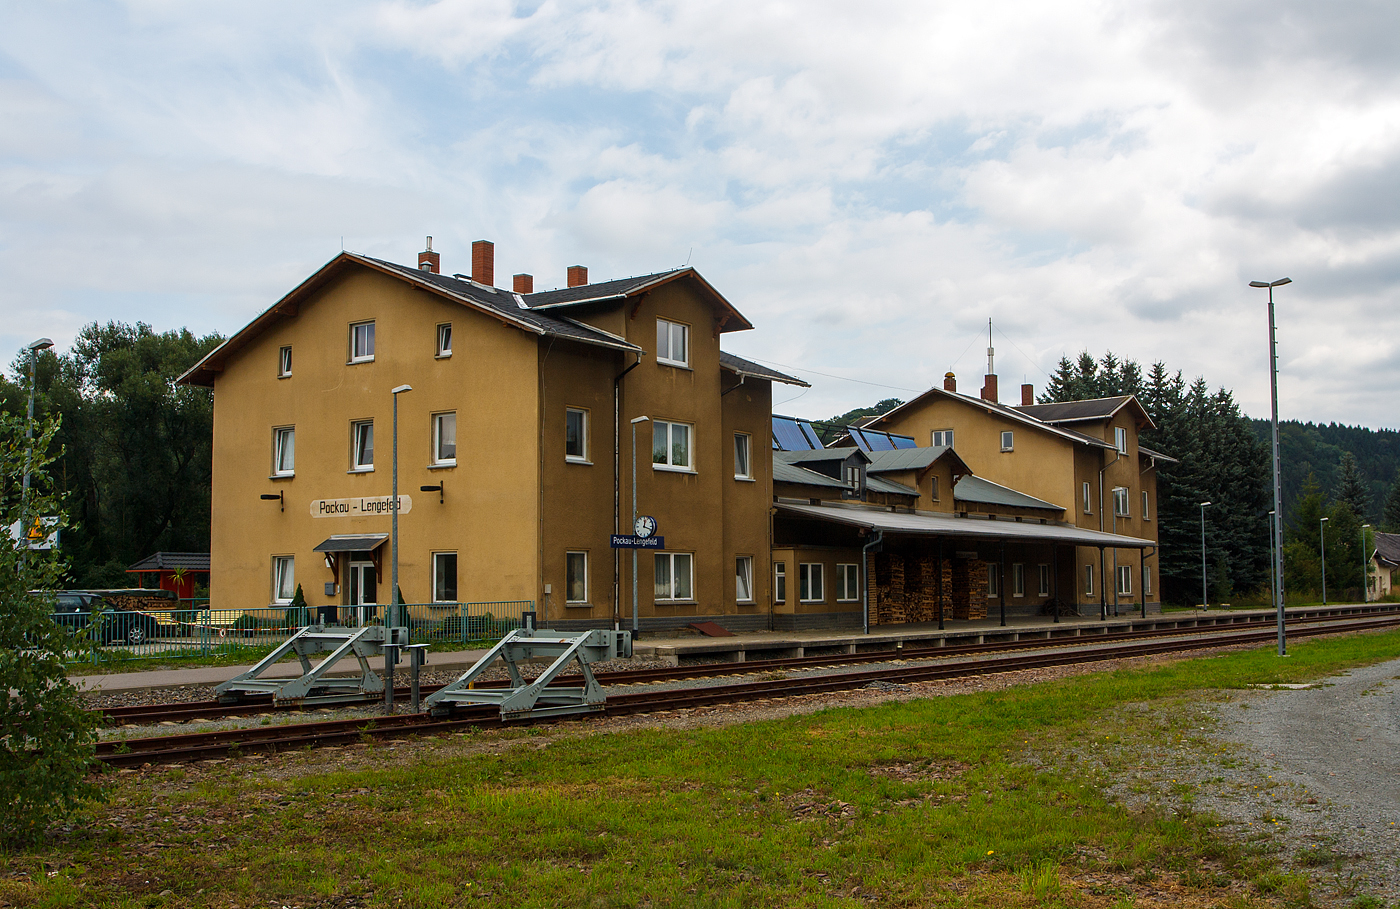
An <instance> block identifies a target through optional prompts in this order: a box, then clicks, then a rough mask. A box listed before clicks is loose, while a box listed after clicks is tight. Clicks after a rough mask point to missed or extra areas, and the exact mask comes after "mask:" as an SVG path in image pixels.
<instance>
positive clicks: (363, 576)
mask: <svg viewBox="0 0 1400 909" xmlns="http://www.w3.org/2000/svg"><path fill="white" fill-rule="evenodd" d="M368 556H369V553H367V552H356V553H353V554H352V555H351V558H350V577H349V579H348V580H347V582H346V584H345V591H346V594H347V597H346V604H347V605H349V606H352V607H354V615H355V624H356V625H363V624H365V623H366V622H368V621H369V620H370V619H373V618H374V617H375V614H376V613H377V611H378V610H377V608H376V604H377V603H378V599H377V597H376V591H375V586H376V585H375V575H374V563H373V562H371V561H369V560H368Z"/></svg>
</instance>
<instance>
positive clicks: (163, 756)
mask: <svg viewBox="0 0 1400 909" xmlns="http://www.w3.org/2000/svg"><path fill="white" fill-rule="evenodd" d="M1397 625H1400V617H1391V618H1379V619H1370V620H1361V621H1358V620H1351V621H1348V622H1344V623H1341V624H1330V625H1325V626H1314V627H1309V628H1300V629H1297V630H1296V631H1295V632H1294V635H1295V636H1296V637H1314V636H1318V635H1324V634H1346V633H1352V632H1356V631H1369V630H1378V629H1385V628H1394V627H1396V626H1397ZM1273 639H1274V631H1273V629H1268V630H1261V631H1241V632H1237V633H1234V634H1228V635H1227V634H1222V635H1219V636H1212V637H1210V638H1204V639H1203V638H1195V639H1189V640H1171V641H1156V642H1151V643H1138V644H1118V645H1111V646H1097V647H1091V648H1078V649H1074V650H1068V651H1059V652H1054V653H1040V654H1032V655H1029V656H1026V655H1021V654H1015V655H1008V656H996V657H989V658H985V659H979V660H966V661H957V662H942V663H934V664H929V663H921V664H917V665H901V666H895V667H890V668H885V669H875V670H869V671H866V672H850V673H840V674H835V675H826V676H808V677H803V678H795V679H770V680H764V681H756V682H742V683H735V684H732V685H707V686H700V687H692V688H682V689H676V690H667V691H649V692H635V693H631V694H626V693H624V694H614V695H610V696H609V698H608V703H607V708H606V711H605V712H604V713H602V715H603V716H625V715H628V714H637V713H654V712H658V711H673V710H684V709H690V708H695V707H705V706H712V705H717V704H727V703H737V702H742V701H751V700H758V699H762V698H772V697H794V696H798V695H809V694H823V693H830V692H834V691H849V690H853V689H858V688H862V687H866V686H868V685H870V684H871V683H872V682H874V683H880V682H884V683H893V684H908V683H912V682H929V681H939V680H947V679H955V678H968V677H973V676H979V675H990V674H996V673H1002V672H1016V671H1022V670H1027V669H1041V668H1047V667H1055V666H1066V665H1075V664H1088V663H1096V662H1104V661H1108V660H1122V659H1132V658H1135V657H1142V656H1152V655H1158V654H1164V653H1181V652H1190V651H1194V650H1204V649H1212V648H1218V647H1235V646H1241V645H1245V644H1258V643H1263V642H1272V641H1273ZM585 716H587V715H586V714H580V715H578V716H576V717H569V718H568V719H583V718H584V717H585ZM559 719H560V718H558V717H551V718H544V719H541V720H539V721H538V722H557V721H558V720H559ZM517 722H529V721H517ZM503 724H504V723H503V721H502V720H501V718H500V715H499V713H498V712H496V711H495V709H494V708H489V707H488V708H474V709H472V710H470V711H459V712H458V713H456V714H454V715H452V716H451V717H446V718H441V719H439V718H433V717H430V716H427V715H425V714H411V715H400V716H389V717H375V718H371V719H357V720H332V721H328V722H317V723H299V724H289V725H282V726H260V727H254V728H250V729H232V730H223V731H216V732H204V733H188V734H184V735H174V736H159V737H153V738H144V739H130V740H125V741H106V742H102V743H100V744H99V745H98V747H97V758H98V760H100V761H102V762H103V763H106V764H109V765H111V766H117V767H129V766H139V765H143V764H147V763H178V762H183V761H192V760H206V759H209V758H214V757H223V756H228V755H231V754H241V753H243V752H251V751H288V750H296V749H301V748H310V747H321V746H326V745H339V744H350V743H356V742H368V741H370V740H372V739H376V738H389V737H399V736H405V735H432V734H437V733H442V732H459V731H462V730H464V729H472V728H485V727H497V726H501V725H503Z"/></svg>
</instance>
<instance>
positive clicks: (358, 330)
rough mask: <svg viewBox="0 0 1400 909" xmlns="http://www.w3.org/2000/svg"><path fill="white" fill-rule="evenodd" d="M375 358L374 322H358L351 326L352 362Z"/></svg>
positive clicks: (369, 360) (362, 361) (367, 360)
mask: <svg viewBox="0 0 1400 909" xmlns="http://www.w3.org/2000/svg"><path fill="white" fill-rule="evenodd" d="M373 360H374V323H373V322H356V323H354V324H352V325H351V326H350V362H351V363H369V362H371V361H373Z"/></svg>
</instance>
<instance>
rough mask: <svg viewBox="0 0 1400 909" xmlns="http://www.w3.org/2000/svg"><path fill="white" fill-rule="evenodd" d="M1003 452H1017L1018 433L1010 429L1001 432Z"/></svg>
mask: <svg viewBox="0 0 1400 909" xmlns="http://www.w3.org/2000/svg"><path fill="white" fill-rule="evenodd" d="M1001 450H1002V451H1015V450H1016V433H1015V432H1013V431H1011V430H1010V429H1003V430H1002V431H1001Z"/></svg>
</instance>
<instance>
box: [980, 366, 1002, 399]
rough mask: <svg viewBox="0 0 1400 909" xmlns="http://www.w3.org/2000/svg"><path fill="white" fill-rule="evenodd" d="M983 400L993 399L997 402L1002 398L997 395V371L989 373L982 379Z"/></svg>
mask: <svg viewBox="0 0 1400 909" xmlns="http://www.w3.org/2000/svg"><path fill="white" fill-rule="evenodd" d="M982 400H984V401H991V402H992V403H993V404H996V403H997V402H998V401H999V400H1000V399H999V398H998V397H997V377H996V373H991V372H989V373H987V375H986V377H985V378H983V380H982Z"/></svg>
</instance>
